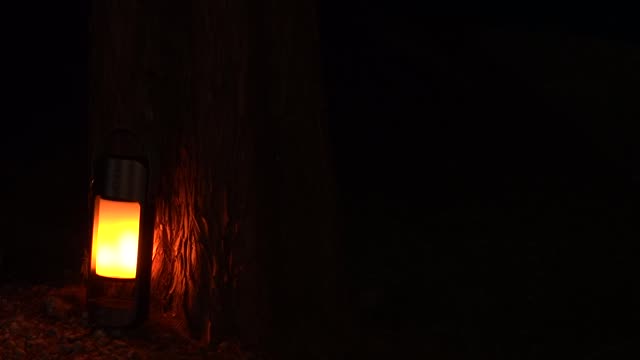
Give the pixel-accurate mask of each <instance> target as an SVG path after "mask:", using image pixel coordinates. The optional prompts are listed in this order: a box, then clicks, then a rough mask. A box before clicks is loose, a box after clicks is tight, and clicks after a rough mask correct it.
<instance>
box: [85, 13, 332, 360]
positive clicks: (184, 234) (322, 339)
mask: <svg viewBox="0 0 640 360" xmlns="http://www.w3.org/2000/svg"><path fill="white" fill-rule="evenodd" d="M92 4H93V6H92V18H91V40H92V41H91V47H90V48H91V53H90V79H91V84H90V90H91V94H90V97H91V103H90V144H91V154H92V157H91V159H93V157H94V156H95V153H96V151H97V150H96V149H98V148H99V147H100V144H101V142H102V141H103V139H104V137H105V136H107V134H108V133H109V132H111V131H113V130H114V129H116V128H125V129H128V130H130V131H132V132H134V133H136V134H137V135H138V136H139V138H140V139H141V142H142V145H143V146H144V151H145V153H146V154H147V156H148V157H149V160H150V168H151V174H150V181H151V184H150V188H151V194H152V197H153V199H154V204H155V208H156V221H155V240H154V252H153V269H152V297H153V299H154V300H155V305H156V306H158V308H160V309H162V311H166V312H169V313H173V314H175V315H176V319H178V320H179V321H180V325H181V326H182V327H183V328H184V329H185V330H188V332H189V334H190V335H191V336H192V337H194V338H197V339H202V340H203V341H208V342H210V343H219V342H220V341H222V340H224V339H225V338H229V337H231V338H239V339H241V340H242V341H244V342H245V343H246V344H248V345H252V346H257V347H260V348H264V349H265V350H267V351H270V352H272V353H274V354H275V353H278V354H280V355H281V356H287V355H291V356H302V358H305V357H306V356H309V355H310V354H322V353H326V352H328V351H333V350H332V348H331V346H330V344H332V343H333V342H332V341H329V340H331V339H330V337H331V336H334V334H336V329H334V328H333V326H335V324H337V323H336V322H335V321H334V320H335V319H336V318H337V312H336V310H337V297H336V295H337V291H336V289H337V285H336V284H337V282H336V280H337V279H336V271H335V270H336V260H335V259H336V258H335V256H334V245H335V240H336V239H337V237H336V230H335V229H336V228H335V226H334V223H335V221H334V220H335V219H334V213H335V212H334V204H333V200H334V197H333V183H332V171H331V166H330V164H329V156H328V152H329V150H328V141H327V138H326V136H327V135H326V124H325V123H326V120H325V113H324V105H323V96H322V95H323V94H322V83H321V81H320V79H321V77H320V67H319V57H318V56H317V53H316V52H317V48H318V46H317V43H318V39H317V32H316V19H315V12H314V9H315V5H314V4H313V3H312V2H309V1H293V0H287V1H273V2H249V1H245V0H239V1H221V0H215V1H191V2H169V1H156V0H139V1H129V0H127V1H122V0H117V1H99V0H96V1H94V2H93V3H92ZM156 311H157V310H156ZM305 354H306V355H305ZM306 358H309V357H306Z"/></svg>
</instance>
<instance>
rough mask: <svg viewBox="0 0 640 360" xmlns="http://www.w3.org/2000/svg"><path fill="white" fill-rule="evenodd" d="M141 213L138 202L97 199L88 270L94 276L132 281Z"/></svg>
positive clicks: (134, 275)
mask: <svg viewBox="0 0 640 360" xmlns="http://www.w3.org/2000/svg"><path fill="white" fill-rule="evenodd" d="M140 210H141V207H140V204H139V203H138V202H133V201H131V202H129V201H114V200H107V199H103V198H101V197H100V196H97V197H96V199H95V210H94V220H93V240H92V246H91V248H92V253H91V271H92V272H95V274H96V275H99V276H104V277H109V278H117V279H135V277H136V266H137V263H138V240H139V237H140Z"/></svg>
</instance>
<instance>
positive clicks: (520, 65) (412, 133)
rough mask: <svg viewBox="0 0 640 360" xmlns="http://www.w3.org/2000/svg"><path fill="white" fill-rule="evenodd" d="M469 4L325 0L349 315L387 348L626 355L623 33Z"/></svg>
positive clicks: (632, 100)
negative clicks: (423, 345)
mask: <svg viewBox="0 0 640 360" xmlns="http://www.w3.org/2000/svg"><path fill="white" fill-rule="evenodd" d="M484 5H485V4H484V3H483V7H476V8H472V7H469V6H464V5H462V4H456V5H455V6H454V5H452V6H449V7H447V6H435V5H429V6H425V5H417V2H415V3H409V2H406V1H400V2H393V5H391V3H385V4H377V3H372V2H364V1H361V2H357V1H356V2H349V3H348V4H346V3H345V2H337V1H336V2H331V1H329V2H322V3H321V7H320V10H321V11H320V18H321V20H322V22H321V36H322V40H323V44H322V46H323V49H322V50H323V54H324V64H325V74H326V77H325V78H326V87H327V95H328V99H329V113H330V126H331V135H332V141H333V150H334V157H333V158H334V162H335V165H336V168H337V179H338V185H339V188H340V200H341V204H342V211H343V219H344V222H345V224H344V226H345V229H346V230H345V234H346V235H345V236H346V238H345V240H344V241H343V244H344V250H345V252H346V254H347V256H346V259H348V260H347V263H346V264H345V271H344V272H343V275H344V277H345V278H346V279H348V280H347V282H348V283H349V284H351V285H352V286H351V287H350V301H351V303H352V304H353V306H354V309H356V310H355V313H356V314H357V317H358V320H359V321H360V323H361V324H366V326H367V327H368V329H375V330H373V331H378V332H382V333H384V334H386V335H385V337H387V338H393V337H396V338H398V339H402V340H398V343H397V344H396V347H397V348H401V347H409V348H411V347H419V345H417V344H419V343H420V342H429V341H433V339H436V338H437V339H441V340H439V341H441V342H442V343H443V344H444V345H443V346H445V347H447V348H448V349H449V350H448V351H450V352H456V353H460V354H467V355H468V354H473V355H472V357H476V358H477V357H482V356H483V355H486V356H487V357H489V358H500V357H504V358H545V357H548V356H550V355H552V354H558V353H560V354H563V355H565V356H568V357H569V358H585V357H589V356H596V357H597V356H601V357H604V358H606V357H610V356H614V357H615V356H617V355H615V354H618V355H620V354H623V353H628V352H629V351H632V350H631V349H634V346H633V344H634V343H638V340H640V339H639V338H638V335H639V333H638V330H637V327H636V326H635V324H636V323H637V321H638V319H639V317H638V315H639V312H638V310H637V308H638V303H639V300H640V298H639V293H638V288H637V286H636V285H635V284H636V280H635V279H636V278H637V275H636V274H637V266H638V265H637V260H636V259H637V256H638V250H639V248H638V245H637V239H638V229H637V225H636V224H637V220H636V218H635V217H634V215H635V214H636V212H634V211H633V209H634V206H635V205H634V204H635V203H637V200H638V185H639V184H638V167H637V165H636V164H635V163H634V162H633V159H637V155H638V153H637V146H634V144H635V143H636V142H637V134H638V131H637V130H638V125H637V119H638V115H640V111H639V109H638V105H637V99H638V98H639V95H640V89H639V85H638V84H639V80H640V76H639V75H640V72H639V70H640V48H639V47H638V46H639V44H640V43H639V42H638V40H639V38H638V36H637V35H638V32H637V31H635V32H634V30H633V28H632V25H633V21H632V20H631V19H630V18H628V17H626V16H625V13H624V11H622V10H621V9H618V10H617V11H614V10H612V9H607V8H599V9H585V8H573V9H560V8H558V7H551V6H548V7H546V8H539V9H534V8H524V7H523V8H521V9H518V8H504V7H502V8H501V7H498V6H495V7H490V6H489V7H484ZM562 10H571V12H568V11H567V13H566V15H563V14H562V13H563V11H562ZM569 14H571V15H569ZM416 336H417V337H416ZM407 339H409V340H407ZM428 339H431V340H428ZM633 351H637V350H633Z"/></svg>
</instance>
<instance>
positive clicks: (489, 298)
mask: <svg viewBox="0 0 640 360" xmlns="http://www.w3.org/2000/svg"><path fill="white" fill-rule="evenodd" d="M392 4H393V5H392ZM74 5H75V4H74ZM497 9H498V8H497V7H495V8H488V7H487V8H464V7H460V8H454V7H453V6H451V7H450V8H447V7H444V6H441V7H436V6H433V7H431V8H424V7H422V8H421V7H418V6H417V5H415V4H409V3H407V2H388V3H387V4H386V5H385V6H382V5H377V4H373V3H370V2H357V1H354V2H349V3H348V4H346V3H345V2H338V1H334V2H332V1H322V2H321V6H320V9H319V12H318V14H319V18H320V37H321V41H322V43H321V45H322V49H321V50H322V51H321V52H322V56H323V58H322V64H323V71H324V80H325V86H326V94H327V101H328V103H327V104H328V110H329V125H330V137H331V144H332V152H333V153H332V157H333V163H334V165H335V175H336V182H337V185H338V190H339V199H338V200H339V205H340V207H339V208H340V216H341V221H342V224H343V227H344V233H343V239H342V240H341V243H342V244H343V248H342V249H341V251H343V253H344V255H345V256H344V257H343V258H344V259H345V262H344V264H343V270H342V274H343V278H344V280H345V283H346V284H347V286H348V287H349V294H350V295H349V296H350V301H351V302H352V304H353V306H354V307H355V308H357V309H360V310H359V311H360V312H358V316H361V319H362V320H363V321H364V322H368V323H370V324H372V325H371V326H395V327H397V328H400V327H401V328H409V329H413V330H423V331H428V332H431V333H433V334H454V335H455V336H460V337H462V338H467V339H468V338H476V339H486V338H493V339H495V338H501V339H505V340H502V342H503V344H511V345H513V344H523V345H522V349H524V348H527V349H530V348H531V347H533V346H536V345H535V344H543V345H539V346H546V345H544V344H557V343H561V342H564V343H578V342H580V341H583V340H585V339H586V340H588V341H595V340H594V339H597V340H598V341H596V342H595V343H597V344H600V345H593V346H606V344H613V343H625V342H633V339H637V337H638V335H640V334H639V333H638V330H637V326H634V324H637V321H638V320H640V313H639V312H638V310H637V308H638V306H637V304H638V303H640V292H638V288H637V285H636V283H637V280H636V279H637V277H636V276H635V274H637V266H638V265H637V256H638V254H640V246H638V245H637V243H638V241H637V239H638V229H637V220H636V219H635V215H636V213H637V212H634V211H633V210H634V209H635V207H634V204H635V203H636V202H637V199H638V185H639V175H640V174H639V173H638V166H637V164H636V163H634V161H633V160H634V159H636V158H637V151H638V150H637V149H638V148H637V146H636V145H635V144H636V143H637V141H638V140H637V138H638V135H637V134H638V131H637V130H638V125H637V122H638V119H639V118H640V117H639V115H640V108H639V107H638V99H640V89H639V86H640V85H639V84H640V71H639V69H640V42H639V41H638V36H637V35H638V34H637V32H634V31H632V26H633V25H634V21H633V19H632V16H631V15H625V12H623V11H618V12H615V13H614V12H613V11H605V9H595V10H598V11H595V10H591V11H590V13H589V14H590V15H596V14H597V15H598V16H597V17H593V16H591V17H589V16H586V15H585V16H582V15H580V14H578V13H576V12H574V13H573V14H574V15H573V16H572V17H568V16H564V15H549V14H556V13H555V12H553V13H552V12H550V10H549V9H537V10H534V9H504V8H502V10H501V11H498V10H497ZM561 12H562V11H560V12H558V14H560V13H561ZM87 13H88V11H87V9H86V8H82V7H75V6H74V7H72V6H70V5H61V4H58V3H53V2H50V3H49V4H48V5H45V3H44V2H43V3H42V4H39V5H37V6H35V5H34V4H32V3H30V4H25V5H20V8H14V9H13V10H12V11H7V12H5V13H3V16H2V18H3V21H2V25H1V26H2V40H3V45H4V48H5V49H9V50H5V51H3V70H2V73H3V88H4V92H5V95H6V96H5V97H4V100H5V101H4V103H5V105H3V109H2V118H3V119H4V124H5V125H4V126H5V128H4V132H3V137H4V140H3V142H2V150H3V151H4V154H5V155H4V161H3V165H4V167H5V173H4V174H5V181H6V184H8V185H5V194H4V196H5V204H6V205H5V212H6V213H7V214H8V215H5V216H4V218H3V221H4V228H5V229H8V230H7V231H6V232H5V234H4V235H3V238H4V240H3V241H4V243H3V244H4V250H3V251H4V254H3V255H4V257H3V259H4V260H3V263H2V264H1V265H0V268H1V269H2V271H3V276H7V271H9V269H21V270H20V271H25V272H29V268H33V269H35V270H33V272H34V273H33V274H30V276H35V277H42V276H45V277H46V276H51V277H56V276H58V275H57V274H59V272H60V271H61V270H62V269H60V267H59V266H58V265H55V264H60V263H64V264H75V263H74V261H78V260H77V259H78V256H79V251H78V246H77V244H79V243H81V241H83V240H82V239H81V236H79V235H78V234H77V232H78V231H77V229H78V227H77V226H76V224H77V222H84V223H86V221H87V220H86V218H84V217H86V212H85V211H86V186H87V184H86V180H87V179H86V174H87V171H88V169H87V151H86V149H87V118H86V116H87V107H88V99H89V96H88V95H89V94H87V81H88V78H87V55H88V54H87V51H88V42H87V41H88V33H87ZM38 204H39V205H38ZM36 205H37V209H38V211H34V210H33V209H34V208H35V207H36ZM31 214H33V216H31ZM34 218H37V219H38V221H35V222H34ZM40 219H42V220H41V221H40ZM34 224H38V225H34ZM52 227H55V228H56V229H57V230H56V231H53V230H51V229H52ZM27 228H28V232H29V233H30V235H29V237H30V236H32V235H31V234H34V233H35V235H36V237H38V238H39V239H47V240H40V241H38V242H32V241H30V240H29V237H28V236H25V232H27ZM58 230H61V231H58ZM52 234H55V235H52ZM69 238H74V239H73V240H72V241H70V240H69ZM61 244H62V245H61ZM11 252H13V254H24V253H25V252H29V253H30V254H31V256H30V257H31V258H32V259H33V260H34V261H36V262H38V261H39V262H41V263H42V264H53V265H50V266H49V265H41V266H40V267H28V266H24V264H25V263H26V262H25V261H24V256H23V257H21V258H18V257H16V256H11V255H10V254H9V253H11ZM52 257H54V258H59V259H65V260H64V261H58V262H51V261H49V260H47V259H50V258H52ZM20 264H23V266H20ZM47 266H49V267H50V268H49V267H47ZM70 267H71V266H70ZM42 269H49V270H50V271H44V272H46V273H47V275H43V270H42ZM70 270H71V271H76V269H75V268H71V269H70ZM413 333H416V331H414V332H413ZM470 334H471V335H470ZM454 335H451V336H454ZM532 339H543V340H539V341H534V340H532ZM478 341H480V340H478ZM490 343H491V344H495V341H494V342H490ZM511 345H504V346H505V347H508V346H511ZM496 346H497V345H496ZM549 346H550V345H549Z"/></svg>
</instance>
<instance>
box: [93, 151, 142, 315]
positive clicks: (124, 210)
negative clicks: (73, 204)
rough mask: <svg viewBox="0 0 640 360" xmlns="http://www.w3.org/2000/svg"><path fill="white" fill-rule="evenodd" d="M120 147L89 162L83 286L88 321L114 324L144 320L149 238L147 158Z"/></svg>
mask: <svg viewBox="0 0 640 360" xmlns="http://www.w3.org/2000/svg"><path fill="white" fill-rule="evenodd" d="M121 145H122V144H121V141H120V142H116V145H112V147H111V148H110V151H108V152H106V153H105V154H102V156H100V158H99V159H97V161H96V162H95V163H94V173H95V174H94V181H93V184H92V189H91V190H92V194H91V203H92V205H91V206H92V209H93V224H92V231H91V261H90V269H89V281H88V286H87V305H88V310H89V316H90V321H92V322H93V323H95V324H96V325H102V326H115V327H119V326H129V325H133V324H135V323H137V322H140V321H143V320H144V319H145V318H146V313H147V311H148V293H149V282H150V271H151V270H150V269H151V249H152V242H153V212H152V211H151V210H150V208H149V207H148V206H147V205H148V204H147V201H146V197H147V182H148V179H147V178H148V165H147V160H146V159H145V158H144V156H140V155H141V154H140V153H137V152H135V151H131V150H130V149H127V147H124V150H123V147H122V146H121Z"/></svg>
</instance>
